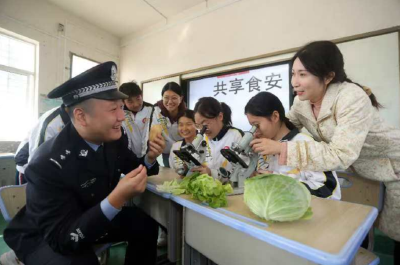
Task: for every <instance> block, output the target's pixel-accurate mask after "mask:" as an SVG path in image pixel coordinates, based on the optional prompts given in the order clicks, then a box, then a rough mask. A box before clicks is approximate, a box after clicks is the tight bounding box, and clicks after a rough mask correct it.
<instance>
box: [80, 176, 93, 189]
mask: <svg viewBox="0 0 400 265" xmlns="http://www.w3.org/2000/svg"><path fill="white" fill-rule="evenodd" d="M95 182H96V178H92V179H90V180H87V181H86V182H85V183H83V184H81V188H82V189H84V188H87V187H90V186H92V184H93V183H95Z"/></svg>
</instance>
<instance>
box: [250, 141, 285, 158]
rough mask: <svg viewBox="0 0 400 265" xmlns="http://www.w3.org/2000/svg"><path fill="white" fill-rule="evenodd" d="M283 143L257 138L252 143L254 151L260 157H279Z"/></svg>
mask: <svg viewBox="0 0 400 265" xmlns="http://www.w3.org/2000/svg"><path fill="white" fill-rule="evenodd" d="M282 144H283V143H281V142H278V141H274V140H271V139H267V138H257V139H254V140H253V141H251V142H250V146H251V148H253V151H254V152H256V153H258V154H260V155H278V154H280V153H281V146H282Z"/></svg>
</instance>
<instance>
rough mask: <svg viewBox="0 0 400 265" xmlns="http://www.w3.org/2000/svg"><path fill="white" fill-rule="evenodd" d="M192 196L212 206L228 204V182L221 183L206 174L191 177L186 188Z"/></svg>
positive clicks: (230, 189) (229, 187) (229, 188)
mask: <svg viewBox="0 0 400 265" xmlns="http://www.w3.org/2000/svg"><path fill="white" fill-rule="evenodd" d="M186 191H187V193H188V194H192V198H194V199H197V200H200V201H202V202H206V203H208V205H209V206H210V207H212V208H218V207H224V206H226V205H227V204H228V202H227V200H226V194H227V193H232V192H233V189H232V186H231V185H230V184H225V185H222V183H221V182H220V181H219V180H217V179H214V178H212V177H210V176H209V175H207V174H203V175H200V176H198V177H195V178H191V180H190V181H189V183H188V184H187V189H186Z"/></svg>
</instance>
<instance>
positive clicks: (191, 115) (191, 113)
mask: <svg viewBox="0 0 400 265" xmlns="http://www.w3.org/2000/svg"><path fill="white" fill-rule="evenodd" d="M182 117H186V118H188V119H191V120H192V121H193V122H195V120H194V111H193V110H191V109H185V112H184V113H183V115H182V116H181V117H179V119H180V118H182Z"/></svg>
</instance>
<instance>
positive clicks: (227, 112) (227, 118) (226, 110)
mask: <svg viewBox="0 0 400 265" xmlns="http://www.w3.org/2000/svg"><path fill="white" fill-rule="evenodd" d="M221 109H222V114H224V119H223V120H222V122H223V124H224V125H226V126H232V110H231V108H230V107H229V106H228V105H227V104H225V103H224V102H221Z"/></svg>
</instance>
